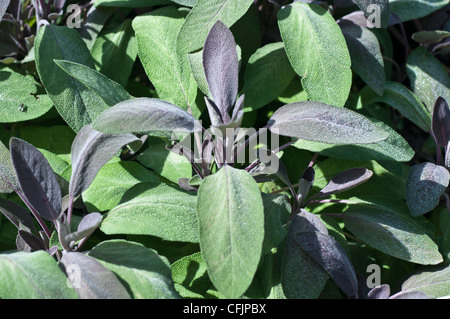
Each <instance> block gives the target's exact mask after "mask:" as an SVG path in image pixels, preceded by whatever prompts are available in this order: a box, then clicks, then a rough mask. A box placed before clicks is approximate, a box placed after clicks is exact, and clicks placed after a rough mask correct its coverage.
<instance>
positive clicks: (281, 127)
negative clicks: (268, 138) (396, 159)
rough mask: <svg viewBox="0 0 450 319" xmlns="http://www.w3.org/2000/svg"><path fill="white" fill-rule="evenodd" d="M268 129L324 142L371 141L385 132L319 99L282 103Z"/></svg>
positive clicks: (359, 115) (354, 114)
mask: <svg viewBox="0 0 450 319" xmlns="http://www.w3.org/2000/svg"><path fill="white" fill-rule="evenodd" d="M268 125H269V129H270V130H271V131H272V132H274V133H276V134H279V135H283V136H290V137H297V138H300V139H304V140H308V141H315V142H324V143H328V144H338V145H339V144H371V143H376V142H380V141H383V140H385V139H387V138H388V136H389V133H388V132H387V131H385V130H383V129H382V128H381V127H380V126H379V125H377V124H375V123H373V122H372V121H370V120H369V119H368V118H366V117H365V116H363V115H361V114H359V113H357V112H354V111H352V110H349V109H346V108H343V107H337V106H332V105H328V104H324V103H320V102H314V101H306V102H295V103H290V104H287V105H284V106H282V107H280V108H279V109H278V110H276V111H275V113H273V115H272V117H271V118H270V120H269V122H268Z"/></svg>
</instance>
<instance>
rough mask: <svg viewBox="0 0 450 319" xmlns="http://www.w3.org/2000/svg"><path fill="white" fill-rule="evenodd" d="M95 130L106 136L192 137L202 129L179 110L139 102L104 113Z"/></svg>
mask: <svg viewBox="0 0 450 319" xmlns="http://www.w3.org/2000/svg"><path fill="white" fill-rule="evenodd" d="M93 128H94V129H95V130H98V131H100V132H103V133H148V132H155V131H163V132H166V133H176V132H184V133H186V132H189V133H191V132H198V131H200V130H201V125H200V124H199V122H198V121H197V120H196V119H195V118H194V117H193V116H192V115H191V114H189V113H188V112H186V111H185V110H183V109H181V108H179V107H178V106H175V105H173V104H170V103H168V102H165V101H163V100H159V99H154V98H137V99H134V100H130V101H124V102H121V103H119V104H116V105H115V106H113V107H111V108H109V109H108V110H106V111H104V112H103V113H102V114H100V115H99V116H98V118H97V119H96V120H95V121H94V123H93Z"/></svg>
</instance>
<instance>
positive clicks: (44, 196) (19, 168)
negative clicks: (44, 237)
mask: <svg viewBox="0 0 450 319" xmlns="http://www.w3.org/2000/svg"><path fill="white" fill-rule="evenodd" d="M10 150H11V159H12V163H13V165H14V169H15V170H16V174H17V178H18V180H19V184H20V188H21V189H22V192H23V195H24V196H25V197H26V199H27V201H28V203H27V204H30V205H31V206H32V208H33V209H34V210H35V211H36V212H37V213H38V214H39V215H40V216H42V218H44V219H46V220H49V221H54V220H56V219H57V218H58V216H59V214H60V213H61V201H62V196H61V188H60V185H59V182H58V179H57V177H56V174H55V173H54V172H53V170H52V168H51V167H50V164H49V163H48V161H47V159H46V158H45V157H44V155H42V153H41V152H39V150H38V149H37V148H36V147H34V146H33V145H31V144H29V143H28V142H25V141H23V140H21V139H18V138H12V139H11V140H10Z"/></svg>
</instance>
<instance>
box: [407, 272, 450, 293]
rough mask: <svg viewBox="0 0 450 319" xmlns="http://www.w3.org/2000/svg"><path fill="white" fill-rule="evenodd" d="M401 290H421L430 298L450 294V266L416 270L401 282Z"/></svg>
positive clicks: (409, 291)
mask: <svg viewBox="0 0 450 319" xmlns="http://www.w3.org/2000/svg"><path fill="white" fill-rule="evenodd" d="M402 292H405V293H406V292H408V293H412V292H421V293H424V294H425V295H427V296H429V297H430V298H439V297H447V298H448V296H450V267H449V266H448V265H447V266H443V267H438V268H434V269H433V268H431V269H421V270H418V271H416V272H415V273H414V274H413V275H411V276H410V277H409V278H408V279H407V280H405V281H404V282H403V284H402Z"/></svg>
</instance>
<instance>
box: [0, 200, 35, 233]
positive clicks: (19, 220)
mask: <svg viewBox="0 0 450 319" xmlns="http://www.w3.org/2000/svg"><path fill="white" fill-rule="evenodd" d="M0 213H2V214H3V215H5V217H6V218H8V219H9V220H10V221H11V222H12V223H13V224H14V225H15V226H16V227H17V228H19V227H20V224H22V225H24V226H25V227H27V228H29V229H33V228H34V223H33V218H32V217H31V214H30V212H29V211H28V210H26V209H25V208H23V207H22V206H20V205H17V204H16V203H14V202H11V201H9V200H7V199H5V198H2V197H0Z"/></svg>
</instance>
